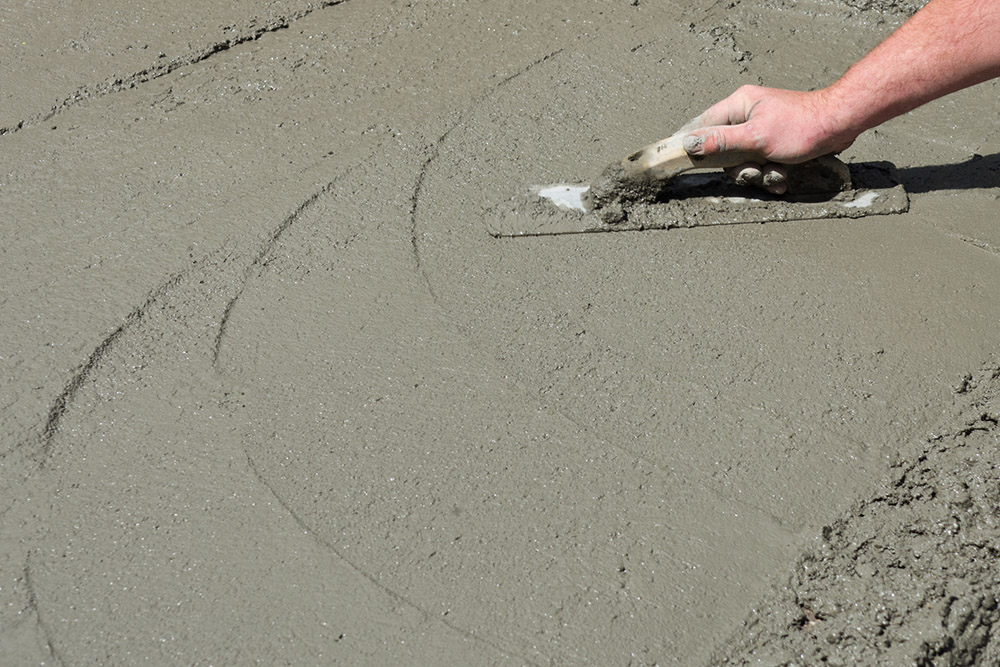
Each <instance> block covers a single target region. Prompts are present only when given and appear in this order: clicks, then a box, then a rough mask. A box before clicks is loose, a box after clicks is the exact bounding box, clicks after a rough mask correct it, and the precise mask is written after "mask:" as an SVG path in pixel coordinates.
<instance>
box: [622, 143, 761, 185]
mask: <svg viewBox="0 0 1000 667" xmlns="http://www.w3.org/2000/svg"><path fill="white" fill-rule="evenodd" d="M745 162H756V163H757V164H764V163H766V162H768V160H765V159H764V158H763V157H762V156H761V155H759V154H757V153H752V152H749V151H732V152H727V153H718V154H716V155H706V156H693V155H688V153H687V151H685V150H684V134H675V135H673V136H670V137H667V138H666V139H661V140H660V141H657V142H656V143H652V144H649V145H648V146H645V147H643V148H640V149H639V150H637V151H636V152H634V153H632V154H631V155H629V156H628V157H626V158H625V159H624V160H622V168H623V169H624V170H625V174H626V175H627V176H628V177H630V178H648V179H654V180H667V179H671V178H673V177H674V176H676V175H677V174H680V173H682V172H685V171H689V170H691V169H717V168H725V167H738V166H739V165H741V164H744V163H745Z"/></svg>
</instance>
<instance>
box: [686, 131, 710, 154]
mask: <svg viewBox="0 0 1000 667" xmlns="http://www.w3.org/2000/svg"><path fill="white" fill-rule="evenodd" d="M704 143H705V140H704V139H703V138H702V136H701V135H699V134H689V135H687V136H686V137H684V141H683V144H682V145H683V146H684V151H685V152H687V153H690V154H691V155H698V154H699V153H701V147H702V144H704Z"/></svg>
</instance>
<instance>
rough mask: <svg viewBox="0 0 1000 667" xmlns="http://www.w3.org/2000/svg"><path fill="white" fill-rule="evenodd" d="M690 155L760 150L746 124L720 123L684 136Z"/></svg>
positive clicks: (686, 148)
mask: <svg viewBox="0 0 1000 667" xmlns="http://www.w3.org/2000/svg"><path fill="white" fill-rule="evenodd" d="M683 145H684V150H685V151H687V153H688V155H695V156H700V155H715V154H717V153H725V152H728V151H748V152H753V153H756V152H759V151H758V150H757V145H756V141H754V139H753V137H751V136H748V134H747V131H746V126H745V125H718V126H715V127H706V128H703V129H700V130H696V131H694V132H692V133H691V134H689V135H687V136H686V137H684V140H683Z"/></svg>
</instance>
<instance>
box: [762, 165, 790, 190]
mask: <svg viewBox="0 0 1000 667" xmlns="http://www.w3.org/2000/svg"><path fill="white" fill-rule="evenodd" d="M761 183H762V185H763V187H764V189H765V190H767V191H768V192H770V193H771V194H775V195H783V194H785V192H787V191H788V169H787V167H785V166H784V165H781V164H776V163H771V164H768V165H766V166H765V167H764V173H763V175H762V176H761Z"/></svg>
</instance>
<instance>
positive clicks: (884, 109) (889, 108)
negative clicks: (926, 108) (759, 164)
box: [823, 0, 1000, 140]
mask: <svg viewBox="0 0 1000 667" xmlns="http://www.w3.org/2000/svg"><path fill="white" fill-rule="evenodd" d="M997 76H1000V3H998V2H997V1H996V0H930V2H928V4H927V5H926V6H925V7H924V8H923V9H921V10H920V11H919V12H917V13H916V14H915V15H914V16H913V17H912V18H911V19H910V20H909V21H907V22H906V23H905V24H903V26H902V27H900V28H899V29H898V30H897V31H896V32H895V33H893V34H892V35H891V36H890V37H889V38H888V39H886V40H885V41H884V42H882V44H880V45H879V46H878V47H876V48H875V49H874V50H872V51H871V53H869V54H868V55H867V56H865V57H864V58H863V59H862V60H860V61H859V62H858V63H857V64H855V65H854V66H853V67H851V68H850V69H849V70H848V71H847V72H846V73H845V74H844V75H843V76H842V77H841V78H840V79H839V80H838V81H837V82H836V83H834V84H833V85H832V86H830V87H829V88H827V89H825V90H824V91H823V92H824V93H825V94H826V96H827V99H828V100H829V101H830V103H831V104H832V108H831V112H832V113H833V114H834V115H835V116H836V124H837V126H839V127H840V128H841V129H842V130H843V131H844V132H845V134H846V135H848V136H849V138H850V140H853V138H854V137H856V136H857V135H858V134H860V133H861V132H864V131H865V130H867V129H869V128H872V127H875V126H876V125H879V124H880V123H883V122H885V121H886V120H889V119H890V118H893V117H895V116H898V115H900V114H903V113H906V112H907V111H910V110H912V109H915V108H916V107H918V106H920V105H921V104H924V103H926V102H929V101H931V100H933V99H936V98H938V97H941V96H943V95H947V94H948V93H952V92H954V91H956V90H960V89H962V88H965V87H968V86H971V85H974V84H977V83H980V82H982V81H986V80H988V79H991V78H994V77H997Z"/></svg>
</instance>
